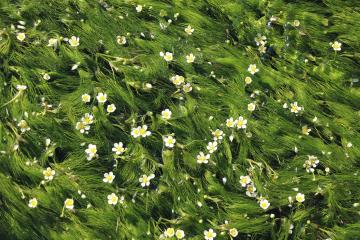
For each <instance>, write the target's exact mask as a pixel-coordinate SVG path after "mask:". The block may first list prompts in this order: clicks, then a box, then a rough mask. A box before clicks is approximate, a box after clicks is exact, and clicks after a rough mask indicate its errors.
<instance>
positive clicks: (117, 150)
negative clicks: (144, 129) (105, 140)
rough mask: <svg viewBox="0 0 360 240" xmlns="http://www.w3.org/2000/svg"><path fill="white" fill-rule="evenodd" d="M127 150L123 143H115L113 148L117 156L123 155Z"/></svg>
mask: <svg viewBox="0 0 360 240" xmlns="http://www.w3.org/2000/svg"><path fill="white" fill-rule="evenodd" d="M126 150H127V148H125V147H124V144H123V143H122V142H119V143H114V147H113V148H112V151H113V152H115V154H116V155H120V154H123V153H124V152H125V151H126Z"/></svg>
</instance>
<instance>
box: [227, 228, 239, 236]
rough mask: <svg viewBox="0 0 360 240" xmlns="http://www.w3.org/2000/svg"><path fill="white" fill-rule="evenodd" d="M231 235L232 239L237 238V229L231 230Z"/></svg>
mask: <svg viewBox="0 0 360 240" xmlns="http://www.w3.org/2000/svg"><path fill="white" fill-rule="evenodd" d="M229 234H230V236H231V237H236V236H237V235H238V234H239V233H238V230H237V229H236V228H231V229H230V230H229Z"/></svg>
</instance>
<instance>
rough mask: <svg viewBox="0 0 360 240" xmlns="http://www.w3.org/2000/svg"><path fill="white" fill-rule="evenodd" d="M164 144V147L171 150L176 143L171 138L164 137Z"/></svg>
mask: <svg viewBox="0 0 360 240" xmlns="http://www.w3.org/2000/svg"><path fill="white" fill-rule="evenodd" d="M164 143H165V146H166V147H168V148H173V147H174V145H175V143H176V139H175V138H174V137H173V136H166V137H164Z"/></svg>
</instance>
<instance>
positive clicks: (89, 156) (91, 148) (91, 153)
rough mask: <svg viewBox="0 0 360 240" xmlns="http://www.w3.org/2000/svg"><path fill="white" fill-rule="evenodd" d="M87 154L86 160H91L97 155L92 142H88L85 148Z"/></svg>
mask: <svg viewBox="0 0 360 240" xmlns="http://www.w3.org/2000/svg"><path fill="white" fill-rule="evenodd" d="M85 153H86V154H87V160H92V159H93V158H95V157H97V148H96V145H94V144H89V145H88V148H87V149H86V150H85Z"/></svg>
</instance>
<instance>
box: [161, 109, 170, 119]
mask: <svg viewBox="0 0 360 240" xmlns="http://www.w3.org/2000/svg"><path fill="white" fill-rule="evenodd" d="M171 114H172V112H171V111H170V110H169V109H165V110H164V111H162V112H161V117H162V119H165V120H169V119H170V118H171Z"/></svg>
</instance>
